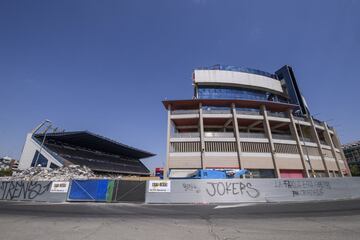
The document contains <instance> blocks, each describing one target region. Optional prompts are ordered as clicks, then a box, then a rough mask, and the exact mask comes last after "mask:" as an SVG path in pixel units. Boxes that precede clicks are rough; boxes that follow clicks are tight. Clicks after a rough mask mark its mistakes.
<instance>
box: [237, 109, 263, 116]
mask: <svg viewBox="0 0 360 240" xmlns="http://www.w3.org/2000/svg"><path fill="white" fill-rule="evenodd" d="M236 114H244V115H261V114H260V112H258V111H246V110H236Z"/></svg>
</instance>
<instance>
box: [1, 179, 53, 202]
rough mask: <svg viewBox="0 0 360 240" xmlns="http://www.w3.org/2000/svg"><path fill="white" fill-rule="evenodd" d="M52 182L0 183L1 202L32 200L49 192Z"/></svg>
mask: <svg viewBox="0 0 360 240" xmlns="http://www.w3.org/2000/svg"><path fill="white" fill-rule="evenodd" d="M50 187H51V182H46V183H43V182H32V181H30V182H24V181H13V182H0V200H32V199H35V198H36V197H38V196H41V195H43V194H44V193H46V192H48V191H49V190H50Z"/></svg>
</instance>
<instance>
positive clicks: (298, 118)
mask: <svg viewBox="0 0 360 240" xmlns="http://www.w3.org/2000/svg"><path fill="white" fill-rule="evenodd" d="M294 118H295V119H296V120H300V121H304V122H307V121H306V118H304V117H299V116H294Z"/></svg>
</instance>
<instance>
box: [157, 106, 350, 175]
mask: <svg viewBox="0 0 360 240" xmlns="http://www.w3.org/2000/svg"><path fill="white" fill-rule="evenodd" d="M231 113H232V121H233V125H234V128H233V129H234V135H235V139H236V146H237V158H238V164H239V169H243V166H244V165H243V163H242V159H241V152H242V149H241V142H240V132H239V126H238V121H237V113H236V107H235V104H232V106H231ZM261 113H262V115H263V117H264V119H263V125H264V130H265V134H266V136H267V138H268V140H269V145H270V150H271V157H272V161H273V166H274V171H275V177H277V178H281V175H280V169H279V167H278V164H277V160H276V151H275V145H274V142H273V138H272V133H271V127H270V123H269V119H268V114H267V110H266V107H265V106H264V105H262V106H261ZM288 116H289V119H290V131H291V133H292V135H293V137H294V138H295V141H296V145H297V149H298V151H299V155H300V159H301V163H302V166H303V170H304V176H305V177H306V178H309V177H310V174H309V168H308V167H307V164H306V162H308V163H309V165H310V167H311V160H310V159H308V155H307V156H306V157H305V154H304V151H303V148H302V144H301V140H300V137H299V135H298V131H297V124H296V121H295V119H294V116H293V115H292V111H291V110H289V111H288ZM309 120H310V124H311V132H312V135H313V138H315V140H316V145H317V148H318V150H319V153H320V156H321V160H322V163H323V166H324V169H325V172H326V175H327V176H328V177H330V176H331V175H330V171H329V169H328V166H327V164H326V159H325V156H324V153H323V150H322V148H321V142H320V139H319V136H318V133H317V131H316V127H315V124H314V120H313V119H312V118H311V117H310V118H309ZM167 125H168V129H167V152H166V167H165V169H164V176H167V174H168V169H169V161H170V158H169V155H170V137H171V136H170V135H171V106H170V105H169V106H168V124H167ZM298 125H299V127H300V123H298ZM199 129H200V151H201V168H202V169H204V168H205V165H204V153H205V134H204V120H203V110H202V104H201V103H200V104H199ZM324 129H325V138H326V139H327V141H328V143H329V144H330V147H331V151H332V154H333V156H334V158H335V161H336V165H337V168H338V171H339V173H340V174H341V176H342V177H343V176H344V175H343V172H342V170H341V167H340V163H339V159H338V157H337V155H336V150H335V146H334V143H333V140H332V138H331V135H330V132H329V129H328V127H327V124H326V123H324ZM300 132H301V134H302V131H301V129H300ZM301 137H303V136H301ZM303 143H304V144H305V142H303ZM305 148H306V145H305ZM344 160H345V159H344ZM310 170H311V171H312V174H314V171H313V169H312V168H311V169H310Z"/></svg>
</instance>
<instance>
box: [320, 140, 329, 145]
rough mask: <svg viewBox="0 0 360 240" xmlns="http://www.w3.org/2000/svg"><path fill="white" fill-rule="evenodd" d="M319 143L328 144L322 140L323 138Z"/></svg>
mask: <svg viewBox="0 0 360 240" xmlns="http://www.w3.org/2000/svg"><path fill="white" fill-rule="evenodd" d="M320 143H321V144H322V145H328V144H327V143H326V142H325V141H323V140H320Z"/></svg>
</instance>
